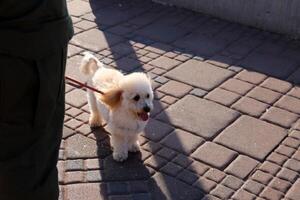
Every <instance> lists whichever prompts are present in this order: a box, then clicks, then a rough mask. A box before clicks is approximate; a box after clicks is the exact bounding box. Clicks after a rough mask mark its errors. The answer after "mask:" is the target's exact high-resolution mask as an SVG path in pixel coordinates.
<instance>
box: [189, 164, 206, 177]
mask: <svg viewBox="0 0 300 200" xmlns="http://www.w3.org/2000/svg"><path fill="white" fill-rule="evenodd" d="M209 168H210V167H209V166H208V165H205V164H203V163H201V162H198V161H194V162H193V163H192V164H191V165H190V166H188V168H187V169H188V170H190V171H192V172H194V173H196V174H198V175H200V176H202V175H203V174H204V173H205V172H207V171H208V170H209Z"/></svg>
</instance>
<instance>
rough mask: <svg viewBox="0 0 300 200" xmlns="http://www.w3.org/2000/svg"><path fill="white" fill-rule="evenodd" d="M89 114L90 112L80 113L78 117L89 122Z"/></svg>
mask: <svg viewBox="0 0 300 200" xmlns="http://www.w3.org/2000/svg"><path fill="white" fill-rule="evenodd" d="M89 116H90V115H89V113H86V112H83V113H81V114H80V115H78V116H76V119H78V120H80V121H83V122H85V123H87V122H88V119H89Z"/></svg>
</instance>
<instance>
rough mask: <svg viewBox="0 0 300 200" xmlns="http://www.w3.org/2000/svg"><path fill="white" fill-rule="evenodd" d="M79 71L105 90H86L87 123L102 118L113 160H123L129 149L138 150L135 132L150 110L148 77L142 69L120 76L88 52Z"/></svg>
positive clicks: (94, 123) (99, 124)
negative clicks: (111, 148) (108, 136)
mask: <svg viewBox="0 0 300 200" xmlns="http://www.w3.org/2000/svg"><path fill="white" fill-rule="evenodd" d="M80 71H81V72H82V73H84V74H86V75H89V76H90V78H89V80H88V84H89V85H90V86H93V87H95V88H96V89H97V90H99V91H102V92H104V94H103V95H101V94H99V93H96V92H93V91H91V90H89V89H88V90H87V97H88V104H89V107H90V112H91V115H90V118H89V124H90V126H91V127H97V126H101V125H102V123H103V120H105V121H106V122H107V127H106V129H107V131H108V132H110V133H111V146H112V147H113V158H114V160H116V161H124V160H126V159H127V157H128V151H129V152H137V151H139V143H138V134H139V133H141V132H142V131H143V129H144V128H145V126H146V124H147V122H148V119H149V113H150V111H151V110H152V109H153V90H152V87H151V81H150V78H149V77H148V76H147V75H146V74H145V73H141V72H135V73H131V74H128V75H123V74H122V73H121V72H119V71H118V70H116V69H112V68H108V67H106V66H104V65H103V64H102V63H101V62H100V61H99V60H98V59H97V58H96V57H95V56H93V55H92V54H90V53H85V56H84V58H83V60H82V64H81V66H80Z"/></svg>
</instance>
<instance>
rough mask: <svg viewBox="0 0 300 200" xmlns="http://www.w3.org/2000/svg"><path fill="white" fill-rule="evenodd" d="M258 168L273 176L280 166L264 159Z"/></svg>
mask: <svg viewBox="0 0 300 200" xmlns="http://www.w3.org/2000/svg"><path fill="white" fill-rule="evenodd" d="M259 169H260V170H261V171H264V172H266V173H269V174H272V175H273V176H275V175H276V174H277V172H278V171H279V170H280V166H279V165H276V164H274V163H271V162H269V161H265V162H264V163H263V164H262V165H261V166H260V167H259Z"/></svg>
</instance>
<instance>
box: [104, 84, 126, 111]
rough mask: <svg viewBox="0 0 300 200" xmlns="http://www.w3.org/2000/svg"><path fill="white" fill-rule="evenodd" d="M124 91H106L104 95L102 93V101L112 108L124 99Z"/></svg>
mask: <svg viewBox="0 0 300 200" xmlns="http://www.w3.org/2000/svg"><path fill="white" fill-rule="evenodd" d="M122 93H123V91H122V90H121V89H111V90H108V91H105V93H104V94H103V95H101V101H102V102H103V103H105V104H106V105H108V106H109V107H110V108H111V109H114V108H116V107H118V106H119V105H120V103H121V101H122Z"/></svg>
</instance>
